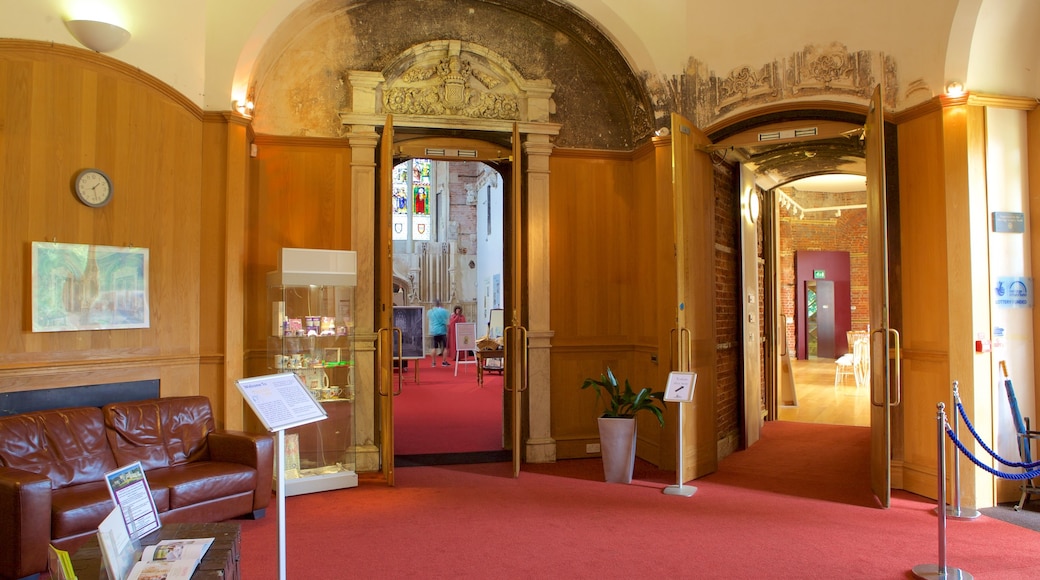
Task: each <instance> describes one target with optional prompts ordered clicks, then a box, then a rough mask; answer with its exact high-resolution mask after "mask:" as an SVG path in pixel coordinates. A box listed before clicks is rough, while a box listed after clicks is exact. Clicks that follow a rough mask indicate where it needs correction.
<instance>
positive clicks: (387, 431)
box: [376, 115, 401, 486]
mask: <svg viewBox="0 0 1040 580" xmlns="http://www.w3.org/2000/svg"><path fill="white" fill-rule="evenodd" d="M393 122H394V118H393V115H387V116H386V124H385V125H383V135H382V138H381V139H380V142H379V195H378V196H377V205H378V207H377V208H376V215H377V216H380V218H378V219H389V216H390V215H391V208H390V198H391V197H392V196H391V194H390V192H391V191H392V183H393V171H394V154H393V144H394V126H393ZM377 221H378V220H377ZM376 238H377V239H376V255H377V256H378V258H377V259H376V262H377V263H376V271H377V272H378V283H377V284H376V295H377V300H378V302H379V310H378V312H377V317H378V321H377V327H378V328H379V330H378V336H377V341H376V365H377V367H378V368H377V369H376V376H377V377H378V381H377V383H376V385H377V386H376V388H377V392H378V393H379V434H380V443H379V450H380V454H381V460H382V468H383V476H384V477H385V478H386V483H387V485H391V486H392V485H394V394H395V392H400V391H399V390H396V391H395V389H394V384H393V381H394V369H393V357H394V353H393V344H394V340H393V332H394V322H393V312H394V280H393V253H394V247H393V240H392V238H391V228H390V227H386V226H384V227H377V228H376ZM400 342H401V341H398V344H400ZM398 380H400V374H399V375H398Z"/></svg>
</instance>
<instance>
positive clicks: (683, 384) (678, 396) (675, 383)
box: [664, 371, 697, 497]
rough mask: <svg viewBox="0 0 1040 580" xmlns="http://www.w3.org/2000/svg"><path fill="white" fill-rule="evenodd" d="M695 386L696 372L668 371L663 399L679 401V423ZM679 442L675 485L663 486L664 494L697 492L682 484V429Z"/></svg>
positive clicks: (688, 494) (683, 454) (691, 400)
mask: <svg viewBox="0 0 1040 580" xmlns="http://www.w3.org/2000/svg"><path fill="white" fill-rule="evenodd" d="M696 386H697V373H686V372H678V371H672V372H670V373H668V386H667V387H665V390H664V400H665V401H669V402H672V403H679V425H680V426H681V425H682V424H683V408H684V407H685V406H686V405H687V404H688V403H692V402H693V390H694V387H696ZM678 437H679V444H678V445H677V446H676V448H677V449H678V454H679V460H678V462H677V467H676V470H675V473H676V480H677V483H676V484H675V485H669V486H668V487H666V488H664V493H665V494H666V495H681V496H683V497H690V496H691V495H693V494H694V493H696V492H697V488H696V487H694V486H692V485H683V457H685V455H686V452H685V450H684V449H683V434H682V429H679V430H678Z"/></svg>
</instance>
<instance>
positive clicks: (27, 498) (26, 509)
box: [0, 467, 51, 578]
mask: <svg viewBox="0 0 1040 580" xmlns="http://www.w3.org/2000/svg"><path fill="white" fill-rule="evenodd" d="M50 543H51V480H50V479H48V478H47V477H45V476H43V475H38V474H35V473H32V472H29V471H24V470H21V469H15V468H13V467H0V546H3V549H0V578H21V577H23V576H29V575H32V574H37V573H39V572H44V571H46V570H47V546H48V545H50Z"/></svg>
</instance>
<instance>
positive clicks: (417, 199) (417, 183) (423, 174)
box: [412, 159, 432, 241]
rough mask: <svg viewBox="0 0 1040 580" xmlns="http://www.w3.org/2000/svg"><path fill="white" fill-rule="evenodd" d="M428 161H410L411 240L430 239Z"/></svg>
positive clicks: (430, 163)
mask: <svg viewBox="0 0 1040 580" xmlns="http://www.w3.org/2000/svg"><path fill="white" fill-rule="evenodd" d="M431 165H432V162H431V161H430V160H429V159H413V160H412V239H413V240H423V241H426V240H429V239H430V224H431V220H430V201H431V199H430V166H431Z"/></svg>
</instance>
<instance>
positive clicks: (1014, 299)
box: [993, 276, 1033, 308]
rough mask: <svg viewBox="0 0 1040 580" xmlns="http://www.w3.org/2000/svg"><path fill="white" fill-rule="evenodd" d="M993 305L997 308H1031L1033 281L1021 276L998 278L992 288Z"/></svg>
mask: <svg viewBox="0 0 1040 580" xmlns="http://www.w3.org/2000/svg"><path fill="white" fill-rule="evenodd" d="M993 303H994V305H996V307H997V308H1032V307H1033V279H1032V278H1028V277H1021V276H1000V277H998V278H997V285H996V287H995V288H993Z"/></svg>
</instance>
